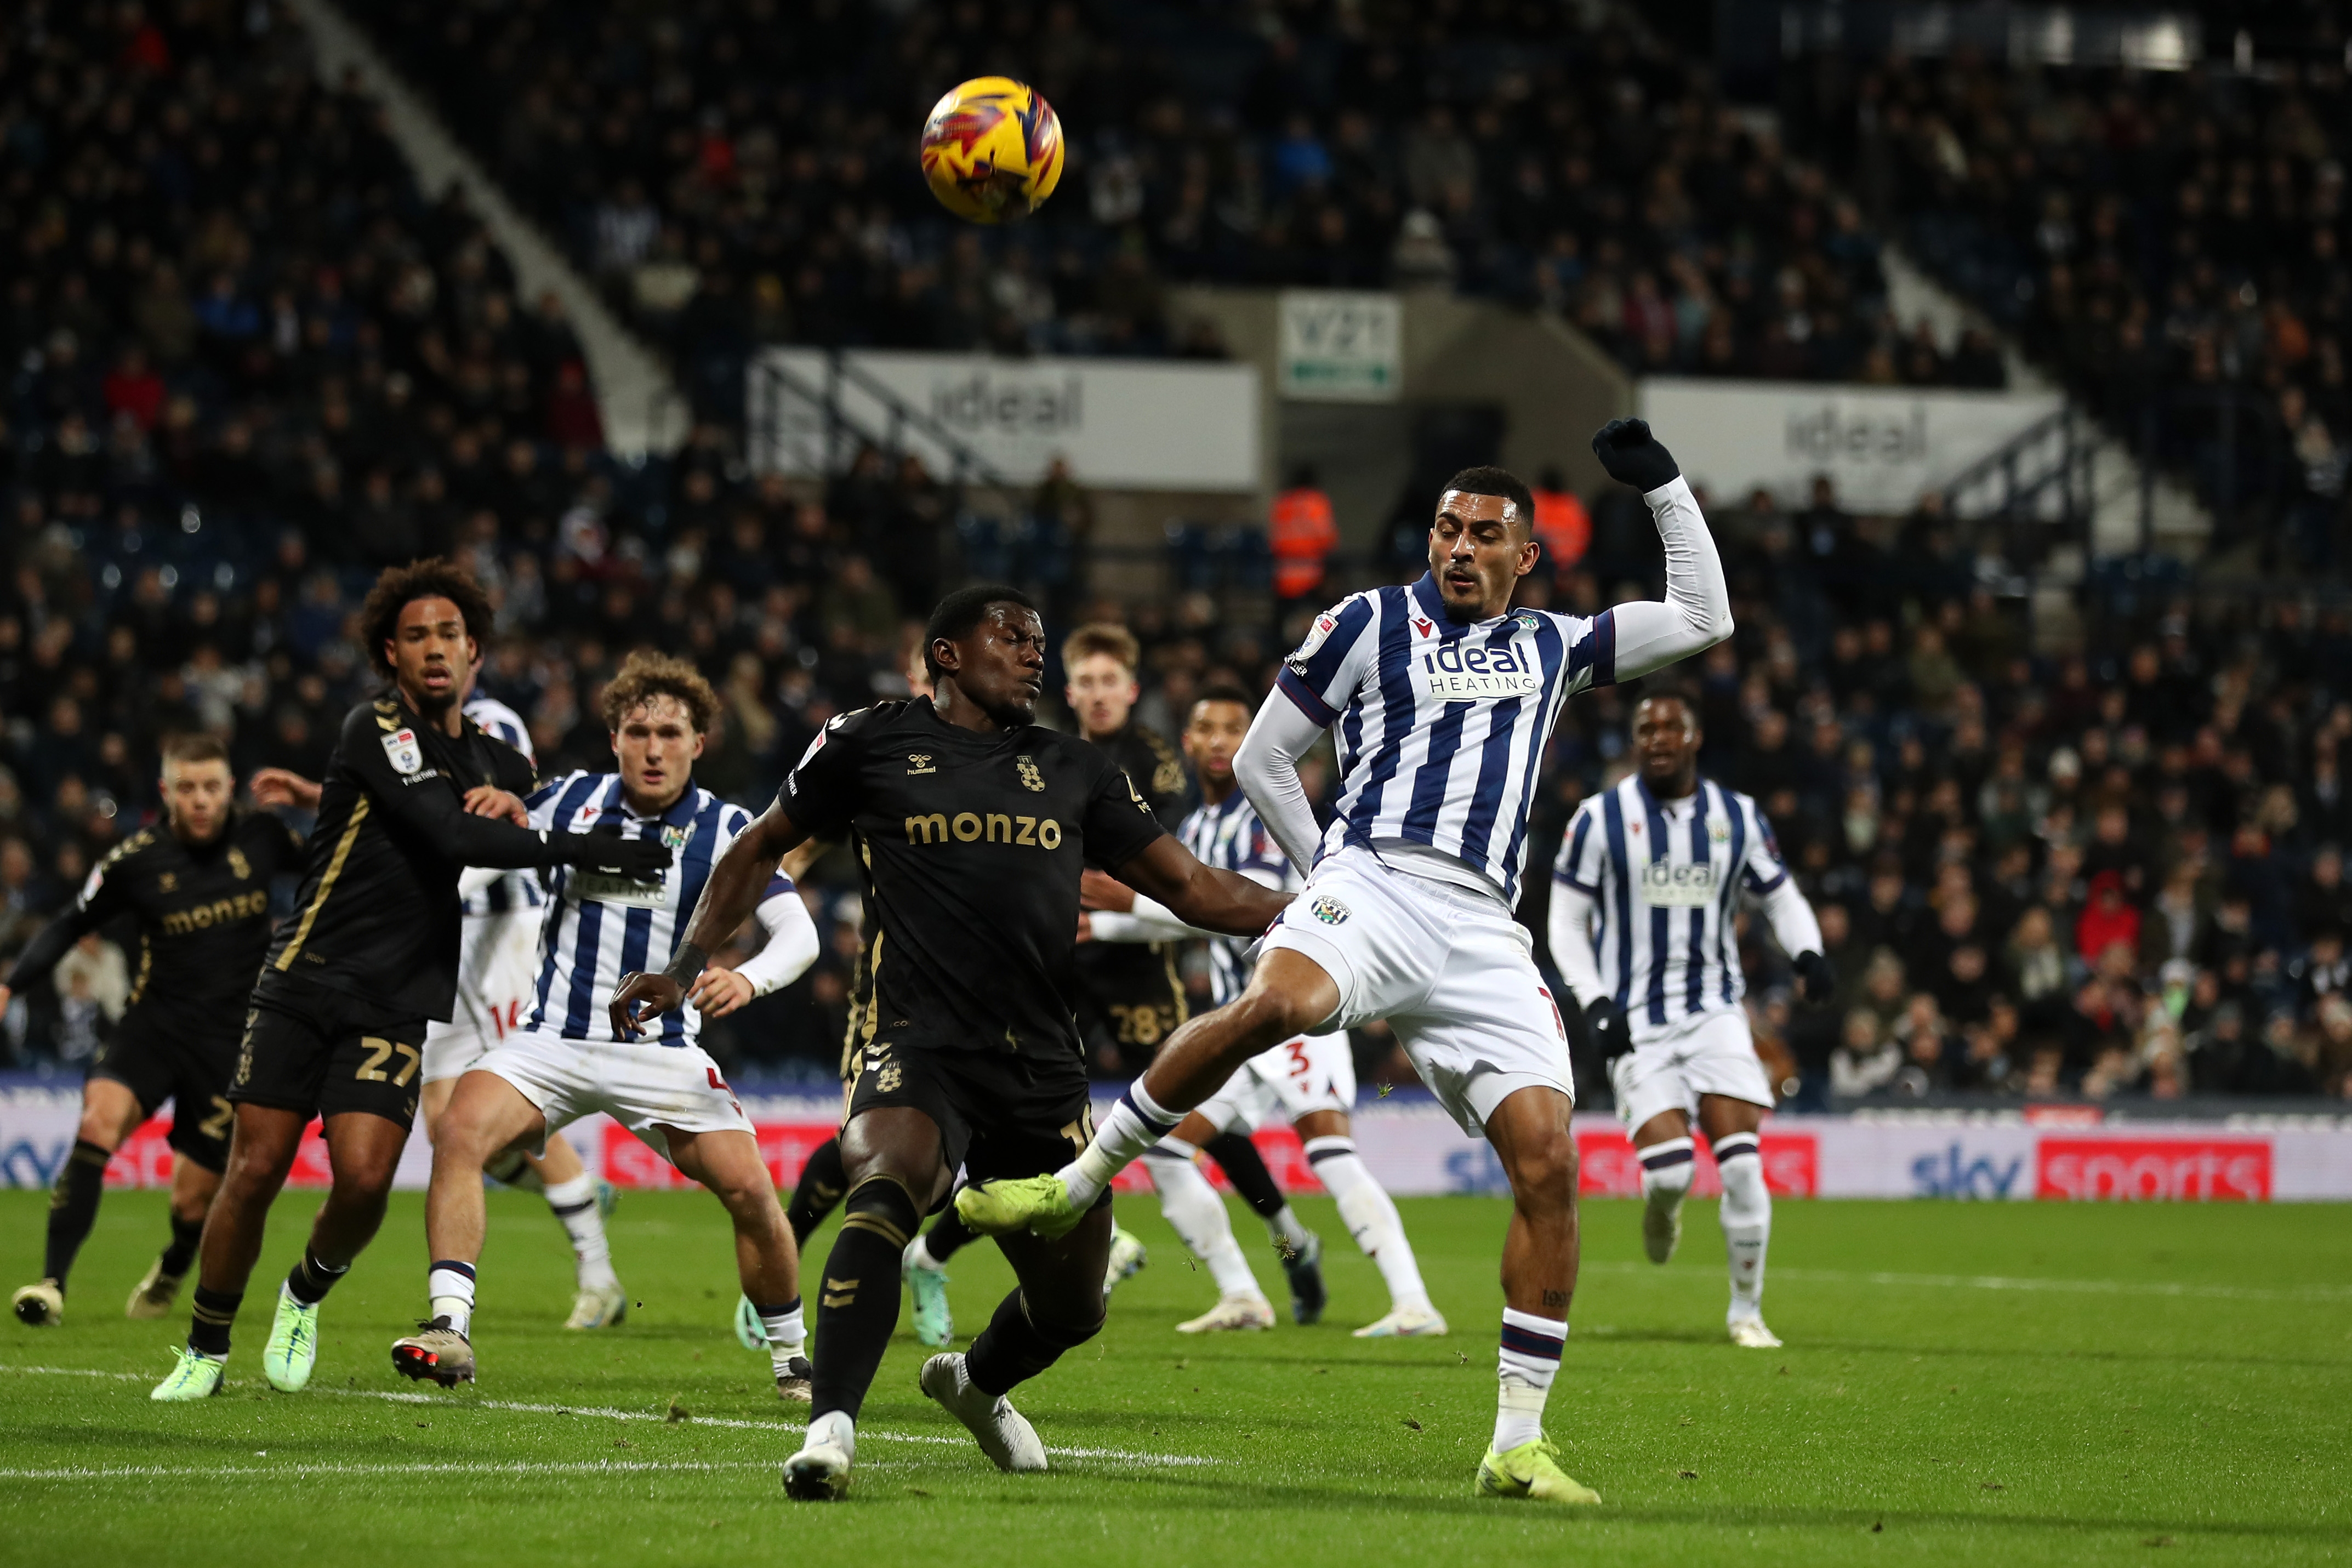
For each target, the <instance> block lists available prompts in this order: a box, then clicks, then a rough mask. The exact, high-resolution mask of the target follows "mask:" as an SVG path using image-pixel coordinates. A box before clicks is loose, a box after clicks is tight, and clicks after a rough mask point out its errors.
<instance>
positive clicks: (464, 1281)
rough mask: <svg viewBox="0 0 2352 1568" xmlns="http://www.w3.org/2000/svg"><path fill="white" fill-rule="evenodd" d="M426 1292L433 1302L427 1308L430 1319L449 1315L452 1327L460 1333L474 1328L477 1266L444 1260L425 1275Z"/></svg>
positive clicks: (426, 1311)
mask: <svg viewBox="0 0 2352 1568" xmlns="http://www.w3.org/2000/svg"><path fill="white" fill-rule="evenodd" d="M425 1295H426V1297H427V1298H428V1299H429V1300H430V1301H431V1302H432V1305H431V1306H429V1307H428V1308H426V1309H425V1316H426V1317H428V1318H447V1319H448V1320H449V1326H450V1327H451V1328H453V1329H456V1330H457V1332H458V1333H470V1332H471V1331H472V1328H473V1323H474V1266H473V1265H472V1264H471V1263H459V1262H456V1261H453V1260H446V1259H445V1260H442V1261H440V1262H437V1263H436V1264H434V1265H433V1267H432V1268H431V1269H430V1270H427V1271H426V1273H425Z"/></svg>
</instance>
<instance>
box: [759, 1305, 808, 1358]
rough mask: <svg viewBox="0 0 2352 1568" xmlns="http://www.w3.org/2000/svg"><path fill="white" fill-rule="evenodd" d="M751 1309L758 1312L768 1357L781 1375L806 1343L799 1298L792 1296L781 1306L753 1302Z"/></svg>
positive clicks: (804, 1322)
mask: <svg viewBox="0 0 2352 1568" xmlns="http://www.w3.org/2000/svg"><path fill="white" fill-rule="evenodd" d="M751 1310H752V1311H753V1312H758V1313H759V1314H760V1323H761V1327H763V1328H765V1329H766V1330H767V1331H768V1359H769V1360H770V1361H771V1362H773V1363H774V1364H775V1368H776V1375H777V1376H778V1377H782V1376H783V1375H784V1374H785V1373H787V1372H789V1371H790V1370H792V1369H791V1367H790V1366H789V1365H788V1363H789V1362H790V1361H791V1360H792V1358H793V1356H796V1355H798V1354H800V1353H801V1346H803V1345H804V1344H806V1343H808V1324H807V1322H806V1320H805V1319H803V1317H802V1315H801V1299H800V1298H799V1297H798V1296H794V1297H793V1299H792V1300H791V1301H788V1302H786V1303H785V1304H784V1305H782V1306H781V1307H762V1306H758V1305H756V1304H755V1305H754V1306H753V1307H752V1309H751Z"/></svg>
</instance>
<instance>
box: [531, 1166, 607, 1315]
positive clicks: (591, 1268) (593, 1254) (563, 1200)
mask: <svg viewBox="0 0 2352 1568" xmlns="http://www.w3.org/2000/svg"><path fill="white" fill-rule="evenodd" d="M547 1207H550V1208H551V1209H553V1210H554V1211H555V1218H558V1219H560V1220H562V1222H563V1228H564V1231H565V1233H566V1234H567V1235H569V1236H570V1237H571V1238H572V1257H573V1259H574V1260H576V1261H577V1263H578V1266H579V1273H580V1288H581V1289H582V1290H583V1291H609V1290H611V1289H612V1288H613V1287H614V1286H615V1285H617V1284H619V1283H620V1282H621V1281H620V1278H619V1276H617V1275H615V1274H614V1272H613V1247H612V1243H610V1242H609V1241H607V1240H605V1239H604V1215H603V1214H601V1213H599V1212H598V1211H597V1208H596V1178H595V1177H594V1176H590V1175H589V1174H588V1173H587V1172H585V1171H583V1172H581V1173H580V1174H579V1175H578V1176H573V1177H572V1179H571V1180H570V1181H562V1182H557V1183H555V1184H554V1185H553V1186H550V1187H549V1188H548V1189H547Z"/></svg>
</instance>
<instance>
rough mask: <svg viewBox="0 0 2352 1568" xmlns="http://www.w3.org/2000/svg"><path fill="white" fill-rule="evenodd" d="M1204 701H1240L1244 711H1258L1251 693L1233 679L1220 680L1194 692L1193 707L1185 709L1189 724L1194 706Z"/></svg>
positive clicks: (1186, 719)
mask: <svg viewBox="0 0 2352 1568" xmlns="http://www.w3.org/2000/svg"><path fill="white" fill-rule="evenodd" d="M1202 703H1239V704H1240V705H1241V706H1242V711H1243V712H1244V713H1252V714H1254V713H1255V712H1257V704H1255V702H1252V701H1251V700H1250V695H1249V693H1247V692H1245V691H1244V690H1242V689H1241V687H1239V686H1237V685H1234V684H1233V683H1232V682H1231V681H1218V682H1215V683H1214V684H1213V685H1205V686H1202V688H1201V689H1200V690H1199V691H1197V692H1195V693H1194V694H1192V707H1189V708H1186V709H1185V710H1184V721H1185V722H1186V723H1187V724H1190V723H1191V722H1192V708H1197V707H1199V706H1201V705H1202Z"/></svg>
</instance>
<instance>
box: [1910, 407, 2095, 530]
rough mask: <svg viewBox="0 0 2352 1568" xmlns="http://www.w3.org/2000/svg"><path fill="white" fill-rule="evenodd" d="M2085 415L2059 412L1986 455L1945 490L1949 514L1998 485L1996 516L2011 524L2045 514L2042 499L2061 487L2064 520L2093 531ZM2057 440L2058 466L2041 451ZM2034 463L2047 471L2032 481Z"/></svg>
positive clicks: (2067, 410)
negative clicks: (1975, 492) (2027, 469)
mask: <svg viewBox="0 0 2352 1568" xmlns="http://www.w3.org/2000/svg"><path fill="white" fill-rule="evenodd" d="M2082 419H2083V416H2082V415H2081V413H2078V412H2077V411H2076V410H2075V409H2074V406H2073V405H2072V404H2071V403H2070V404H2068V405H2067V406H2065V407H2063V408H2061V409H2059V410H2057V411H2056V412H2055V413H2050V414H2048V415H2045V416H2044V417H2042V418H2041V419H2038V420H2036V421H2034V422H2033V423H2032V424H2030V425H2028V426H2026V428H2025V429H2023V430H2021V431H2020V432H2019V433H2018V434H2015V435H2013V436H2011V437H2010V439H2009V440H2007V441H2005V442H2003V443H2002V444H2000V446H1998V447H1996V448H1995V449H1994V450H1992V451H1990V452H1989V453H1987V454H1985V455H1983V456H1982V457H1979V458H1978V459H1977V460H1976V461H1975V462H1973V463H1971V464H1969V465H1968V466H1967V467H1965V468H1963V469H1961V470H1960V471H1959V472H1958V474H1956V475H1954V476H1952V477H1951V478H1950V479H1948V480H1947V481H1945V484H1944V487H1943V494H1944V505H1945V507H1946V509H1947V510H1948V511H1950V510H1953V509H1955V508H1957V507H1958V505H1959V502H1960V500H1961V497H1963V496H1964V495H1966V494H1967V493H1968V492H1969V491H1972V490H1976V489H1978V488H1979V487H1980V486H1985V485H1987V484H1989V483H1991V482H1993V481H1995V480H1998V481H1999V483H2000V506H1999V507H1997V508H1996V509H1995V510H1994V512H1993V513H1992V514H1991V515H1992V516H1995V517H2002V518H2005V519H2013V518H2016V517H2020V516H2027V517H2031V516H2033V515H2034V514H2035V513H2037V512H2038V511H2039V509H2040V503H2041V500H2042V497H2043V496H2044V495H2046V494H2048V492H2049V491H2050V489H2051V487H2052V486H2057V487H2058V492H2059V517H2058V519H2057V520H2058V521H2060V522H2062V523H2063V524H2065V525H2067V526H2068V527H2070V528H2072V527H2081V526H2087V525H2088V523H2089V520H2090V513H2091V505H2092V502H2093V499H2094V497H2092V495H2091V493H2090V492H2091V488H2092V476H2090V475H2089V474H2088V473H2087V472H2082V473H2079V474H2078V470H2087V469H2088V468H2089V466H2090V463H2091V459H2092V455H2093V447H2092V444H2091V443H2090V442H2088V441H2086V440H2084V436H2083V433H2082V429H2081V424H2082ZM2053 436H2054V437H2056V439H2057V442H2058V445H2059V455H2058V458H2057V461H2056V462H2054V463H2051V462H2048V461H2047V460H2045V459H2042V458H2041V457H2040V455H2039V454H2040V451H2041V450H2042V449H2043V448H2045V447H2046V446H2047V444H2048V443H2049V442H2050V440H2051V439H2052V437H2053ZM2029 458H2032V459H2034V460H2036V461H2040V462H2042V470H2041V472H2039V473H2037V474H2032V475H2031V476H2027V475H2026V474H2025V473H2024V472H2023V470H2024V467H2025V465H2026V463H2027V461H2028V459H2029Z"/></svg>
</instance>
